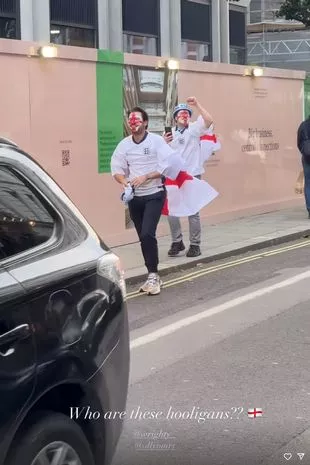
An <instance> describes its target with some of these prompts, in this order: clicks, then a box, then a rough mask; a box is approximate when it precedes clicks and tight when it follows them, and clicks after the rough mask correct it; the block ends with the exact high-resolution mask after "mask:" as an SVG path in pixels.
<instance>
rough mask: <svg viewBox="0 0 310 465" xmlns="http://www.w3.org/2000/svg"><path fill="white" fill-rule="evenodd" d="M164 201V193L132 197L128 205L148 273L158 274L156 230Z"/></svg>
mask: <svg viewBox="0 0 310 465" xmlns="http://www.w3.org/2000/svg"><path fill="white" fill-rule="evenodd" d="M165 199H166V192H165V191H159V192H156V193H155V194H151V195H145V196H142V197H134V198H133V199H132V200H131V201H130V202H129V204H128V208H129V214H130V218H131V219H132V221H133V223H134V225H135V228H136V231H137V234H138V236H139V239H140V244H141V250H142V254H143V257H144V263H145V266H146V268H147V270H148V272H149V273H157V272H158V261H159V260H158V245H157V239H156V230H157V226H158V223H159V220H160V217H161V211H162V209H163V206H164V203H165Z"/></svg>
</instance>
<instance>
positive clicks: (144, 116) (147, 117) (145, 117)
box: [127, 107, 149, 129]
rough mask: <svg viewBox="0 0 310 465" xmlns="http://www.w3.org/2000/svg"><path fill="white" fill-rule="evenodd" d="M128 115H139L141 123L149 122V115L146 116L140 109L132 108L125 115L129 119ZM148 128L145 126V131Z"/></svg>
mask: <svg viewBox="0 0 310 465" xmlns="http://www.w3.org/2000/svg"><path fill="white" fill-rule="evenodd" d="M130 113H141V115H142V119H143V121H144V122H145V121H146V122H147V123H148V122H149V115H148V114H147V112H146V111H145V110H143V108H141V107H134V108H132V109H131V110H129V111H128V113H127V116H128V117H129V115H130ZM147 128H148V125H147V126H146V129H147Z"/></svg>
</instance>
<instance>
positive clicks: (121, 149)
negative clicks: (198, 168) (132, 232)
mask: <svg viewBox="0 0 310 465" xmlns="http://www.w3.org/2000/svg"><path fill="white" fill-rule="evenodd" d="M148 120H149V118H148V114H147V113H146V112H145V111H144V110H143V109H142V108H140V107H135V108H133V109H132V110H131V111H130V112H129V113H128V125H129V127H130V129H131V132H132V135H131V136H128V137H126V138H125V139H123V140H122V141H121V142H120V143H119V144H118V146H117V147H116V149H115V151H114V153H113V155H112V159H111V172H112V175H113V177H114V179H115V180H116V181H117V182H118V183H120V184H121V185H123V187H124V188H127V187H128V185H130V186H131V187H132V188H133V190H134V195H133V198H132V199H131V200H130V201H129V202H128V208H129V213H130V217H131V219H132V221H133V223H134V225H135V228H136V231H137V234H138V237H139V239H140V243H141V250H142V254H143V257H144V262H145V266H146V268H147V270H148V279H147V281H146V283H145V284H144V285H143V286H142V287H141V288H140V292H146V293H147V294H148V295H155V294H159V293H160V290H161V280H160V278H159V275H158V261H159V260H158V245H157V239H156V230H157V226H158V223H159V220H160V217H161V213H162V209H163V206H164V203H165V200H166V190H165V188H164V185H163V176H164V175H167V173H168V174H169V172H170V176H171V172H172V171H175V176H177V174H178V172H179V170H180V169H182V166H181V165H180V163H181V157H178V158H177V157H176V156H175V151H174V150H172V149H171V148H170V147H169V145H167V144H166V143H165V141H164V139H163V138H162V136H159V135H157V134H153V133H150V132H148V131H147V128H148ZM173 160H176V161H175V163H174V166H172V165H173Z"/></svg>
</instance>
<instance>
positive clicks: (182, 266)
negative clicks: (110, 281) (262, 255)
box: [126, 229, 310, 285]
mask: <svg viewBox="0 0 310 465" xmlns="http://www.w3.org/2000/svg"><path fill="white" fill-rule="evenodd" d="M307 236H310V229H305V230H303V231H298V232H296V233H291V234H286V235H284V236H280V237H275V238H272V239H266V240H264V241H261V242H256V243H254V244H251V245H246V246H244V247H238V248H236V249H231V250H228V251H226V252H221V253H218V254H215V255H210V256H207V257H204V256H200V257H199V258H197V259H196V260H190V261H189V262H187V263H178V264H172V265H171V266H169V267H167V268H164V269H162V270H160V276H161V277H162V276H167V275H168V274H170V273H176V272H178V271H182V270H184V271H185V270H188V269H190V268H194V267H195V266H197V265H199V264H201V263H211V262H215V261H219V260H225V259H226V258H229V257H234V256H238V255H242V254H244V253H247V252H251V251H254V250H260V249H264V248H266V247H272V246H275V245H280V244H284V243H285V242H290V241H294V240H297V239H302V238H305V237H307ZM171 260H174V259H173V258H172V259H171ZM146 277H147V273H146V272H145V273H139V274H138V275H136V276H130V277H129V278H126V285H135V284H138V283H140V282H141V281H142V280H143V279H145V278H146Z"/></svg>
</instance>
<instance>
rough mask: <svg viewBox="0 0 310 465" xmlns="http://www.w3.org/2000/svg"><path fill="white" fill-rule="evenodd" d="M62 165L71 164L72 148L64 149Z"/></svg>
mask: <svg viewBox="0 0 310 465" xmlns="http://www.w3.org/2000/svg"><path fill="white" fill-rule="evenodd" d="M61 155H62V166H67V165H70V150H62V151H61Z"/></svg>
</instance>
